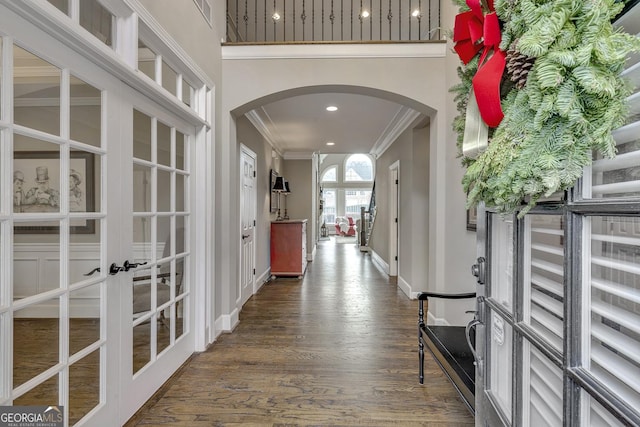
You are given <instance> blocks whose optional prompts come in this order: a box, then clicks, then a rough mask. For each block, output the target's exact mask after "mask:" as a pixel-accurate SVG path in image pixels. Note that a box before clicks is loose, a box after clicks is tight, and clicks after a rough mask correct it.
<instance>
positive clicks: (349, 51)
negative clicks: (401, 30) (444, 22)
mask: <svg viewBox="0 0 640 427" xmlns="http://www.w3.org/2000/svg"><path fill="white" fill-rule="evenodd" d="M446 53H447V45H446V42H445V41H435V42H426V43H316V44H312V43H311V44H304V43H297V44H291V43H289V44H279V45H277V44H269V45H259V44H251V45H232V44H228V45H223V46H222V59H230V60H231V59H305V58H307V59H328V58H444V57H445V56H446Z"/></svg>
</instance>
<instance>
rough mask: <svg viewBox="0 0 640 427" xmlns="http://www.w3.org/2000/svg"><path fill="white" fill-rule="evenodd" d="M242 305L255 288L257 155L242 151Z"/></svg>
mask: <svg viewBox="0 0 640 427" xmlns="http://www.w3.org/2000/svg"><path fill="white" fill-rule="evenodd" d="M240 174H241V176H240V185H241V189H240V226H241V230H240V231H241V245H240V248H241V249H240V298H241V301H240V303H241V304H240V305H242V304H244V303H245V302H246V301H247V300H248V299H249V298H250V297H251V295H253V289H254V287H255V226H256V223H255V221H256V201H257V200H256V198H257V196H256V184H255V183H256V154H255V153H254V152H252V151H251V150H249V149H248V148H247V147H245V146H242V147H241V150H240Z"/></svg>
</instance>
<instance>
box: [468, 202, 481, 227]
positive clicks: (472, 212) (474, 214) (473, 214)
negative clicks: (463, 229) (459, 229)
mask: <svg viewBox="0 0 640 427" xmlns="http://www.w3.org/2000/svg"><path fill="white" fill-rule="evenodd" d="M477 228H478V207H477V206H472V207H470V208H469V209H467V230H469V231H476V229H477Z"/></svg>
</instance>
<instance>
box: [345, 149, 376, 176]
mask: <svg viewBox="0 0 640 427" xmlns="http://www.w3.org/2000/svg"><path fill="white" fill-rule="evenodd" d="M344 181H345V182H353V181H373V162H372V161H371V157H369V156H368V155H366V154H353V155H351V156H349V157H347V159H346V161H345V162H344Z"/></svg>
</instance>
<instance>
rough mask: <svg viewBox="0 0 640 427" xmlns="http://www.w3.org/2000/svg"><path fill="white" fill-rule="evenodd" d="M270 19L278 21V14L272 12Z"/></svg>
mask: <svg viewBox="0 0 640 427" xmlns="http://www.w3.org/2000/svg"><path fill="white" fill-rule="evenodd" d="M271 19H273V20H274V21H279V20H280V14H279V13H278V12H273V15H271Z"/></svg>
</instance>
